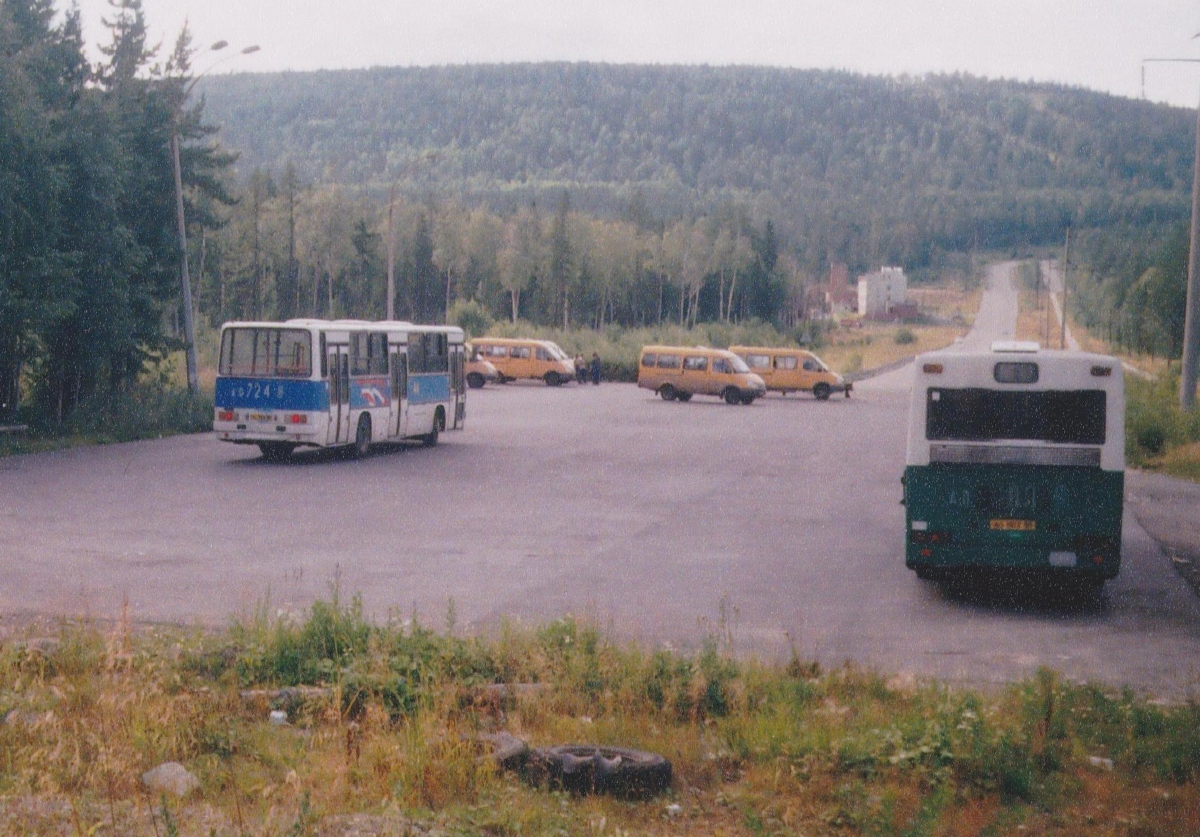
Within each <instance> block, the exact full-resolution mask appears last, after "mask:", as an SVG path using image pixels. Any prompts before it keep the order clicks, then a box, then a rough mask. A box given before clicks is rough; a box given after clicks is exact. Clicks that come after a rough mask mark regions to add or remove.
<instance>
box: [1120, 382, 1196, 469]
mask: <svg viewBox="0 0 1200 837" xmlns="http://www.w3.org/2000/svg"><path fill="white" fill-rule="evenodd" d="M1125 396H1126V404H1125V457H1126V460H1127V461H1128V462H1129V464H1130V465H1134V466H1138V467H1146V466H1150V467H1155V468H1159V469H1162V470H1164V471H1166V472H1168V473H1175V474H1176V475H1177V476H1187V477H1190V478H1192V479H1200V451H1196V454H1197V455H1195V456H1194V457H1193V456H1192V455H1191V454H1192V452H1193V451H1195V449H1196V446H1197V444H1198V443H1200V410H1192V411H1191V412H1184V411H1183V410H1181V409H1180V407H1179V376H1178V374H1167V375H1162V376H1160V377H1159V378H1157V379H1155V380H1153V381H1144V380H1142V379H1141V378H1137V377H1134V376H1128V377H1127V378H1126V380H1125ZM1189 464H1190V465H1191V467H1192V468H1194V472H1191V473H1189Z"/></svg>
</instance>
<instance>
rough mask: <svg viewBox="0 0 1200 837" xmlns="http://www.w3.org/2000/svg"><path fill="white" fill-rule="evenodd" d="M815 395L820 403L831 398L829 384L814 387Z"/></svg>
mask: <svg viewBox="0 0 1200 837" xmlns="http://www.w3.org/2000/svg"><path fill="white" fill-rule="evenodd" d="M813 395H815V396H816V397H817V400H818V401H825V400H827V399H828V398H829V384H817V385H816V386H815V387H813Z"/></svg>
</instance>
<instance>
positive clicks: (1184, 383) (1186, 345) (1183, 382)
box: [1142, 33, 1200, 410]
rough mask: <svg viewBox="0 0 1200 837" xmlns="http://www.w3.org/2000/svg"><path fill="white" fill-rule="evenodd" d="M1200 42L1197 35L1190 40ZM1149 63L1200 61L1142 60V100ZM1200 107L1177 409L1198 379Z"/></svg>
mask: <svg viewBox="0 0 1200 837" xmlns="http://www.w3.org/2000/svg"><path fill="white" fill-rule="evenodd" d="M1196 38H1200V33H1197V34H1195V35H1193V36H1192V40H1193V41H1194V40H1196ZM1151 61H1157V62H1166V63H1177V64H1200V58H1144V59H1142V79H1143V81H1142V95H1143V96H1145V77H1146V64H1147V63H1148V62H1151ZM1197 251H1200V106H1198V107H1197V108H1196V150H1195V154H1194V156H1193V159H1192V232H1191V240H1190V243H1189V248H1188V281H1187V302H1186V303H1185V304H1184V319H1183V357H1182V359H1181V362H1180V370H1179V407H1180V409H1182V410H1191V409H1192V408H1193V407H1195V406H1196V380H1197V378H1198V377H1200V263H1198V262H1197V260H1198V259H1200V254H1198V252H1197Z"/></svg>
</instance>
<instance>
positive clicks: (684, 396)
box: [675, 392, 692, 404]
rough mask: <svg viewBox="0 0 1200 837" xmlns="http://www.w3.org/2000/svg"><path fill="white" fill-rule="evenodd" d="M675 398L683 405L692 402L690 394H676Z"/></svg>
mask: <svg viewBox="0 0 1200 837" xmlns="http://www.w3.org/2000/svg"><path fill="white" fill-rule="evenodd" d="M675 397H676V398H678V399H679V400H680V401H682V402H683V403H685V404H686V403H687V402H689V401H691V400H692V394H691V393H690V392H676V393H675Z"/></svg>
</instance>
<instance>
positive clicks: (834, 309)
mask: <svg viewBox="0 0 1200 837" xmlns="http://www.w3.org/2000/svg"><path fill="white" fill-rule="evenodd" d="M857 302H858V297H857V296H855V293H854V288H852V287H851V286H850V268H848V267H846V264H845V262H833V263H832V264H830V265H829V287H828V289H827V290H826V291H825V305H826V307H827V308H828V309H829V313H830V314H842V313H845V312H847V311H852V310H854V306H855V304H856V303H857Z"/></svg>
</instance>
